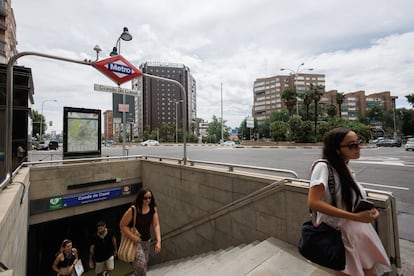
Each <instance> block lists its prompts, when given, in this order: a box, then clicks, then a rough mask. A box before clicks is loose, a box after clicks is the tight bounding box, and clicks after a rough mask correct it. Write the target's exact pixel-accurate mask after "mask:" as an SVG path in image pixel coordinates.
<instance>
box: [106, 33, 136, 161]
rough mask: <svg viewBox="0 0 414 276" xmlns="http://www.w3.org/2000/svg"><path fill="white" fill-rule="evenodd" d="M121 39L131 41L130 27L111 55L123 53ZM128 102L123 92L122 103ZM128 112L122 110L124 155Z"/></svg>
mask: <svg viewBox="0 0 414 276" xmlns="http://www.w3.org/2000/svg"><path fill="white" fill-rule="evenodd" d="M121 39H122V40H124V41H131V40H132V35H131V34H130V33H129V31H128V28H127V27H124V31H123V32H122V34H121V35H120V36H119V37H118V39H117V41H116V43H115V47H113V48H112V52H111V53H110V54H109V55H110V56H111V57H113V56H117V55H120V54H121ZM125 102H126V95H125V93H124V94H122V104H123V105H124V104H125ZM125 140H126V112H124V111H122V155H124V156H125V155H127V151H126V141H125Z"/></svg>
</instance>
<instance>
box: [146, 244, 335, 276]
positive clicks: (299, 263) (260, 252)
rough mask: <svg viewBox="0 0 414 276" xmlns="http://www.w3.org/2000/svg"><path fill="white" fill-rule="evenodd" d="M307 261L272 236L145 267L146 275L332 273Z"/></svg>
mask: <svg viewBox="0 0 414 276" xmlns="http://www.w3.org/2000/svg"><path fill="white" fill-rule="evenodd" d="M332 274H333V273H332V271H330V270H327V269H324V268H321V267H319V266H317V265H314V264H311V263H310V262H307V261H306V260H305V259H304V258H303V257H302V256H300V254H299V252H298V250H297V248H296V247H295V246H292V245H290V244H287V243H285V242H282V241H280V240H277V239H275V238H273V237H271V238H268V239H267V240H264V241H262V242H259V241H255V242H252V243H250V244H243V245H240V246H237V247H230V248H227V249H225V250H223V249H221V250H217V251H212V252H208V253H205V254H200V255H197V256H192V257H188V258H184V259H179V260H174V261H170V262H166V263H162V264H157V265H153V266H150V267H149V270H148V273H147V275H148V276H164V275H168V276H176V275H177V276H178V275H179V276H186V275H196V276H203V275H209V276H211V275H214V276H217V275H225V276H232V275H234V276H240V275H248V276H267V275H269V276H270V275H271V276H273V275H284V276H285V275H292V276H293V275H294V276H296V275H301V276H302V275H304V276H306V275H312V276H314V275H318V276H324V275H332Z"/></svg>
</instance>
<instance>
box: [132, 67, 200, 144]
mask: <svg viewBox="0 0 414 276" xmlns="http://www.w3.org/2000/svg"><path fill="white" fill-rule="evenodd" d="M140 70H141V71H142V72H143V73H146V74H150V75H154V76H159V77H164V78H168V79H172V80H175V81H178V82H179V83H181V84H182V85H183V86H184V88H185V93H186V102H187V106H186V107H185V115H184V114H183V107H182V100H183V95H182V91H181V89H180V87H179V86H178V85H176V84H173V83H170V82H166V81H162V80H156V79H151V78H148V77H143V78H142V93H139V95H138V97H136V99H135V101H136V114H137V116H136V117H137V119H136V121H137V122H142V123H138V136H139V137H142V134H143V131H145V130H148V131H150V132H151V131H154V130H157V129H159V128H160V127H161V126H162V125H163V124H170V125H174V126H175V125H176V122H178V129H182V128H183V124H182V122H183V116H186V117H187V126H186V129H187V131H189V130H190V129H191V126H192V125H195V124H196V116H197V108H196V102H197V101H196V99H197V97H196V81H195V79H194V77H193V76H192V75H191V73H190V69H189V68H188V67H187V66H185V65H184V64H178V63H163V62H146V63H144V64H142V65H141V66H140ZM136 81H137V80H135V82H134V81H133V86H134V85H136ZM176 108H177V109H176Z"/></svg>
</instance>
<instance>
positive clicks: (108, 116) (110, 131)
mask: <svg viewBox="0 0 414 276" xmlns="http://www.w3.org/2000/svg"><path fill="white" fill-rule="evenodd" d="M103 115H104V137H105V140H114V124H113V117H112V115H113V113H112V110H106V111H105V112H104V113H103Z"/></svg>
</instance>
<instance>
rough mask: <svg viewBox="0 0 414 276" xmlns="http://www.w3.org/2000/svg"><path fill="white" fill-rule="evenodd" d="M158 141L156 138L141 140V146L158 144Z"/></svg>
mask: <svg viewBox="0 0 414 276" xmlns="http://www.w3.org/2000/svg"><path fill="white" fill-rule="evenodd" d="M159 145H160V143H158V141H157V140H146V141H144V142H141V146H159Z"/></svg>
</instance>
